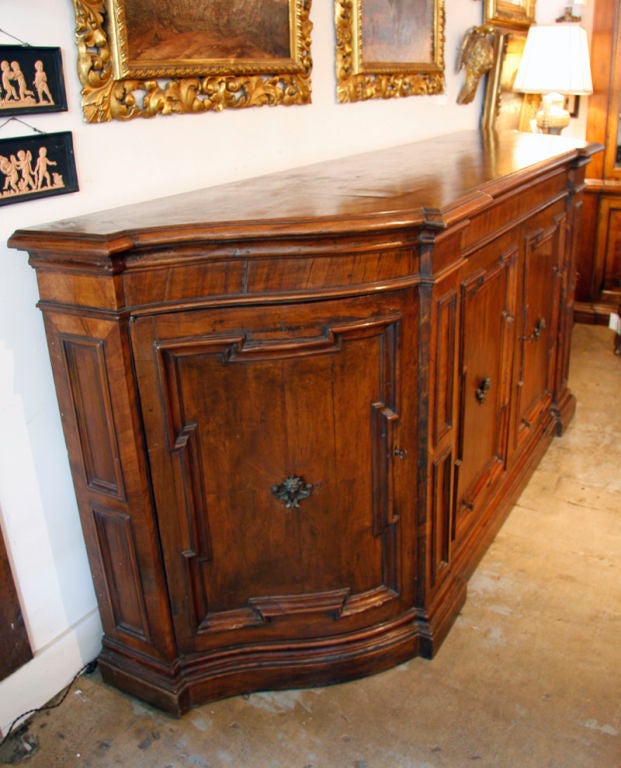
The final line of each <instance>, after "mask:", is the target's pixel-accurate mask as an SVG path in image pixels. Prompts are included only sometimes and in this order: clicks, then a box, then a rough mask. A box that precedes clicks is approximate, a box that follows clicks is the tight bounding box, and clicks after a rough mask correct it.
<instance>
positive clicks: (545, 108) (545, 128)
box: [536, 93, 569, 134]
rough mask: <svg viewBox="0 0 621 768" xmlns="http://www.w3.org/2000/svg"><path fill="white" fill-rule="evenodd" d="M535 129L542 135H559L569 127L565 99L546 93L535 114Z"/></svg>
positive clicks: (558, 95)
mask: <svg viewBox="0 0 621 768" xmlns="http://www.w3.org/2000/svg"><path fill="white" fill-rule="evenodd" d="M536 119H537V128H539V130H540V131H541V132H542V133H556V134H559V133H560V132H561V131H562V130H563V128H566V127H567V126H568V125H569V112H568V111H567V110H566V109H565V98H564V97H563V96H562V94H560V93H546V94H544V95H543V96H542V99H541V109H540V110H539V112H537V118H536Z"/></svg>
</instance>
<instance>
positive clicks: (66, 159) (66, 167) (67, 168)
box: [0, 131, 78, 205]
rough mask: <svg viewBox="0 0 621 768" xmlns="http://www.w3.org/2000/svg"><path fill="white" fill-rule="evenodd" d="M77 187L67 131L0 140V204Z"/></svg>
mask: <svg viewBox="0 0 621 768" xmlns="http://www.w3.org/2000/svg"><path fill="white" fill-rule="evenodd" d="M77 190H78V179H77V175H76V169H75V159H74V155H73V139H72V136H71V133H70V132H69V131H62V132H60V133H39V134H36V135H35V136H18V137H15V138H11V139H1V140H0V205H8V204H10V203H21V202H24V201H26V200H33V199H34V198H37V197H48V196H51V195H63V194H66V193H68V192H77Z"/></svg>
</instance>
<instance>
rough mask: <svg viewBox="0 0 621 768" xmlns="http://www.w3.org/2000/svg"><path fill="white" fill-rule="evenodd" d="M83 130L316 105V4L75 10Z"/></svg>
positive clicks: (185, 3)
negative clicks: (91, 125) (137, 120)
mask: <svg viewBox="0 0 621 768" xmlns="http://www.w3.org/2000/svg"><path fill="white" fill-rule="evenodd" d="M73 5H74V10H75V16H76V43H77V48H78V74H79V77H80V81H81V83H82V108H83V111H84V117H85V119H86V120H87V122H104V121H107V120H113V119H114V120H127V119H131V118H134V117H153V116H154V115H158V114H159V115H169V114H173V113H187V112H206V111H215V112H219V111H220V110H222V109H226V108H235V107H253V106H262V105H272V106H274V105H279V104H305V103H308V102H310V97H311V86H310V73H311V66H312V62H311V56H310V33H311V27H312V25H311V22H310V19H309V13H310V5H311V0H73Z"/></svg>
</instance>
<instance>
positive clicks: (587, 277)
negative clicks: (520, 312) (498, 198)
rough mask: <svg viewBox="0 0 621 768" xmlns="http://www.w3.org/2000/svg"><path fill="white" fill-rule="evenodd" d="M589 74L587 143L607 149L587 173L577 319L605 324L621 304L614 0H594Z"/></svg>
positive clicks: (618, 25) (620, 107)
mask: <svg viewBox="0 0 621 768" xmlns="http://www.w3.org/2000/svg"><path fill="white" fill-rule="evenodd" d="M591 70H592V75H593V94H592V95H591V96H589V98H588V105H589V111H588V118H587V140H589V141H594V142H599V143H600V144H603V145H604V147H605V148H604V151H603V152H602V153H601V154H600V155H598V156H597V157H595V158H594V159H593V162H592V164H591V165H590V167H589V169H588V171H587V177H588V178H587V187H586V191H585V197H584V217H583V224H582V230H581V235H580V248H579V252H578V264H577V269H578V281H577V285H576V319H577V320H579V321H582V322H588V323H598V324H604V325H605V324H608V321H609V317H610V314H611V313H614V314H616V313H617V310H618V308H619V307H620V306H621V125H620V122H619V119H620V114H621V6H620V4H619V2H616V0H595V5H594V10H593V32H592V40H591Z"/></svg>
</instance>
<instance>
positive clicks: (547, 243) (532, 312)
mask: <svg viewBox="0 0 621 768" xmlns="http://www.w3.org/2000/svg"><path fill="white" fill-rule="evenodd" d="M565 225H566V217H565V214H564V213H558V214H557V215H556V216H552V215H551V212H546V213H544V214H542V215H540V216H539V217H538V218H537V219H535V220H534V221H533V222H532V226H529V230H528V232H527V233H526V237H525V244H524V250H525V252H524V260H523V280H522V285H523V297H522V301H521V307H522V313H521V317H520V322H519V327H518V348H517V351H518V355H517V366H518V367H517V371H516V373H517V376H516V378H515V381H516V397H515V421H514V438H513V440H512V445H513V447H514V448H519V447H520V446H521V445H522V444H524V443H525V441H526V439H527V438H528V435H529V433H530V431H531V428H532V427H533V425H535V424H537V423H538V420H539V419H540V418H542V417H545V414H546V412H547V409H548V407H549V406H550V403H551V400H552V394H553V389H554V371H555V365H556V345H557V340H558V332H559V329H558V324H559V302H560V296H561V290H560V288H561V286H560V281H561V271H560V264H561V256H562V254H563V252H564V249H565Z"/></svg>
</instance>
